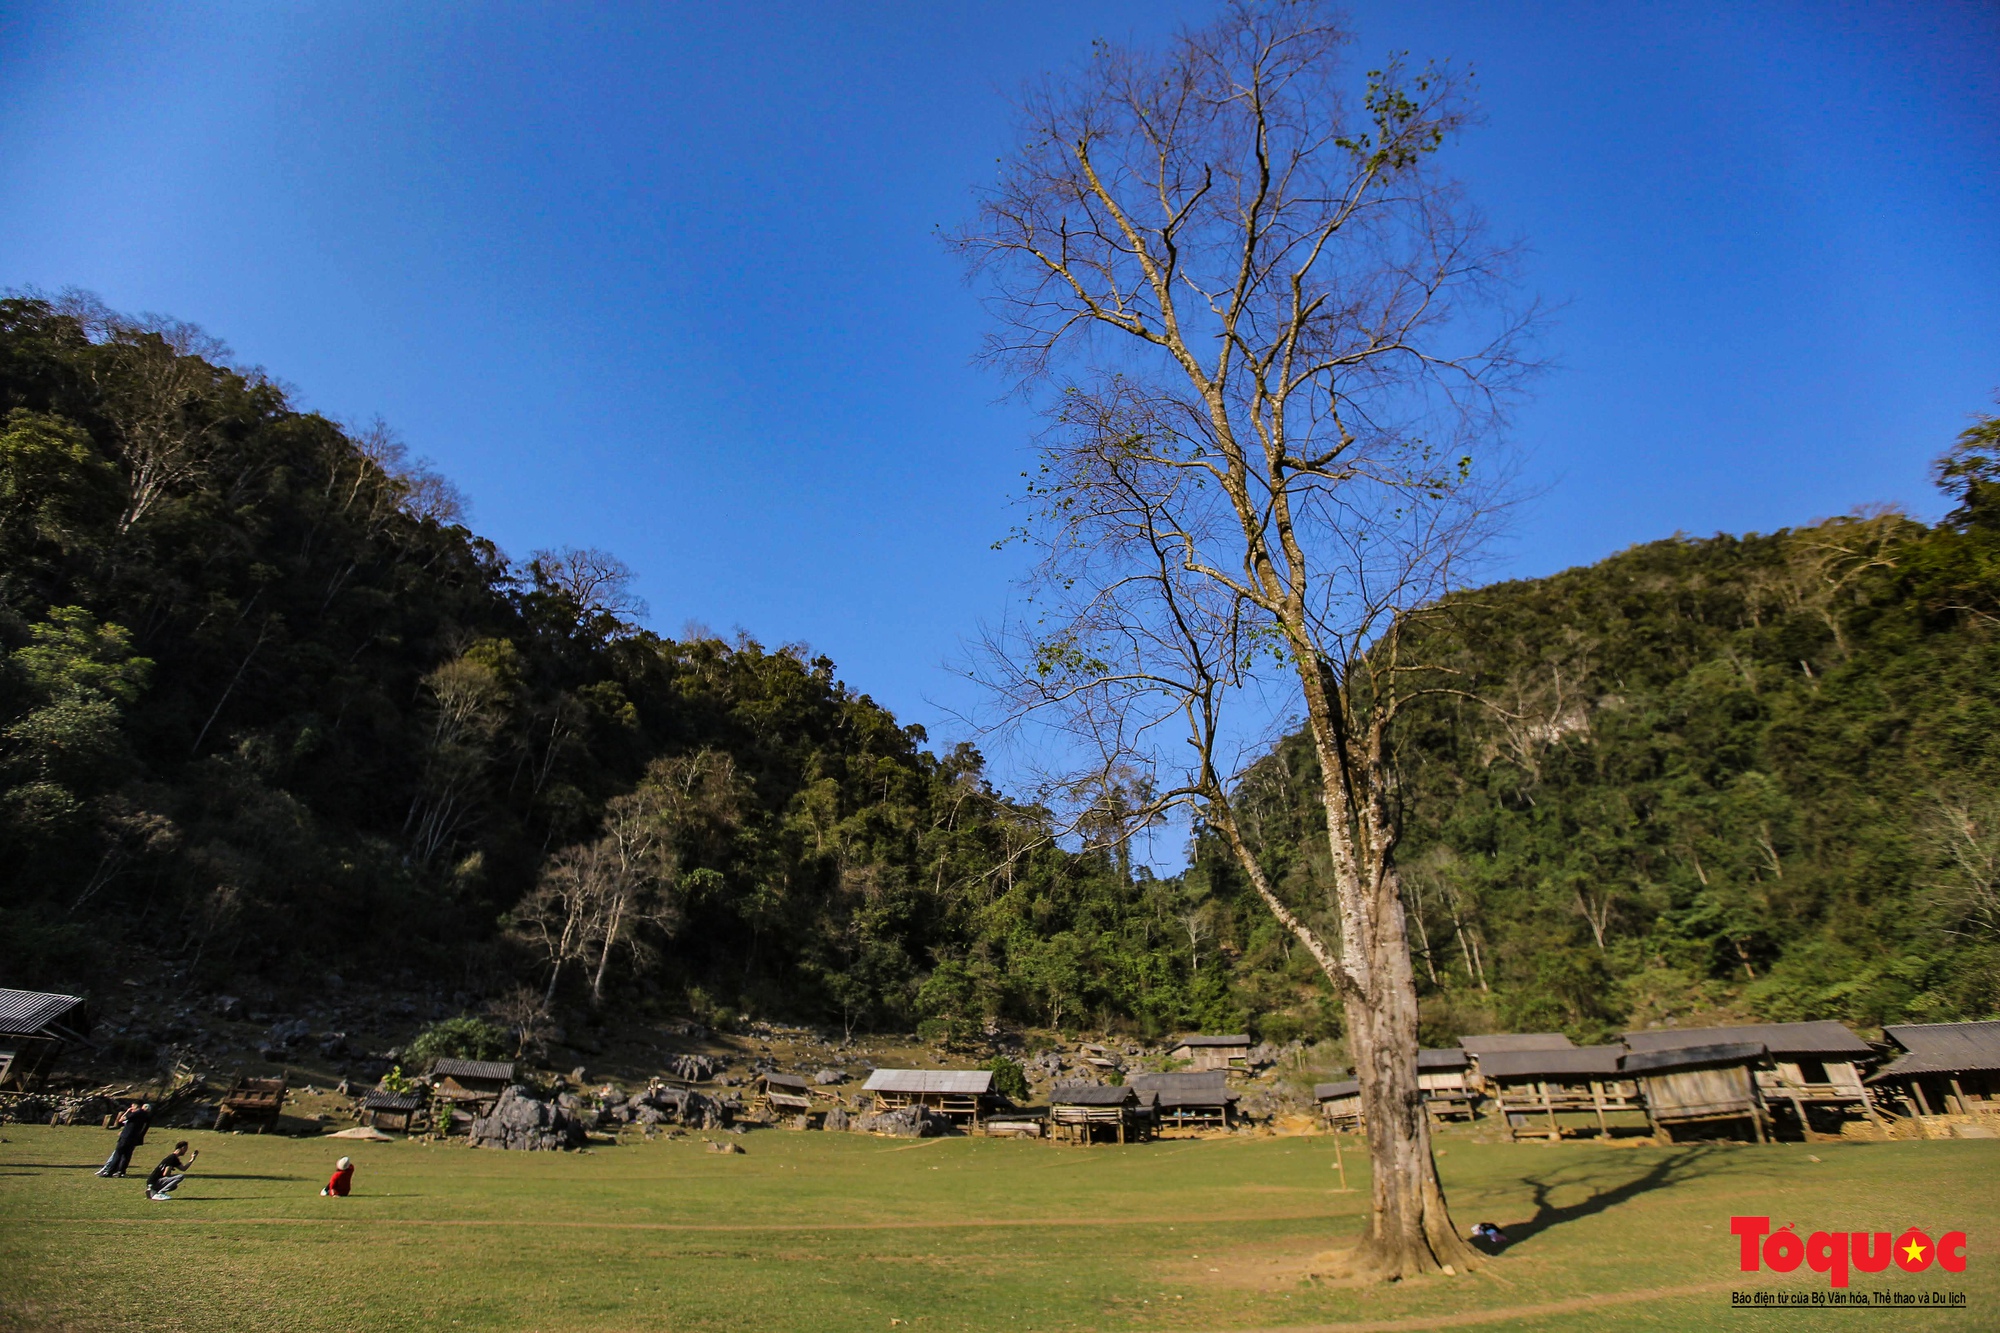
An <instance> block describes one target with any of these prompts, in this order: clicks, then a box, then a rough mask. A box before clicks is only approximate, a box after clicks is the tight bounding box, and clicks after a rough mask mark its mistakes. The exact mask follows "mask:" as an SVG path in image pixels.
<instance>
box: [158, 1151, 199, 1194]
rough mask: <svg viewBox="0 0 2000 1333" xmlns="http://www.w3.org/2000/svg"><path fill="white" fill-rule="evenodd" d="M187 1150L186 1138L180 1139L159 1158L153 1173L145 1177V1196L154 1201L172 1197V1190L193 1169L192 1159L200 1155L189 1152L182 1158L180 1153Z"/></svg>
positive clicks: (175, 1188)
mask: <svg viewBox="0 0 2000 1333" xmlns="http://www.w3.org/2000/svg"><path fill="white" fill-rule="evenodd" d="M187 1150H188V1146H187V1140H186V1139H182V1140H181V1141H180V1142H179V1143H176V1144H175V1145H174V1150H173V1151H172V1152H170V1153H168V1154H167V1155H166V1156H165V1157H163V1158H161V1159H160V1164H159V1165H158V1166H156V1167H154V1168H153V1174H152V1175H150V1176H147V1177H146V1197H147V1198H149V1199H151V1200H152V1201H153V1202H154V1203H166V1202H168V1201H169V1200H171V1199H172V1198H173V1197H174V1191H175V1190H177V1189H179V1188H180V1184H181V1182H182V1181H183V1180H186V1179H187V1175H188V1172H189V1171H191V1170H193V1169H194V1159H195V1158H197V1157H199V1156H201V1154H200V1153H199V1152H191V1153H188V1155H187V1157H186V1159H185V1160H183V1159H182V1157H181V1154H182V1153H184V1152H187Z"/></svg>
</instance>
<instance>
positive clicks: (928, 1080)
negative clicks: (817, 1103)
mask: <svg viewBox="0 0 2000 1333" xmlns="http://www.w3.org/2000/svg"><path fill="white" fill-rule="evenodd" d="M862 1091H864V1092H869V1093H873V1094H874V1096H875V1108H876V1109H877V1110H879V1111H896V1110H900V1109H902V1108H903V1107H905V1106H925V1107H929V1108H930V1109H931V1110H933V1111H936V1112H938V1113H939V1114H940V1115H947V1116H950V1117H951V1118H952V1119H954V1120H957V1121H961V1122H963V1123H965V1124H967V1125H971V1126H974V1127H977V1126H978V1124H979V1117H980V1116H981V1114H983V1113H984V1111H985V1110H986V1107H987V1104H988V1103H989V1102H991V1101H992V1100H993V1071H992V1070H990V1069H878V1070H876V1071H875V1072H874V1073H872V1074H870V1075H869V1076H868V1081H867V1082H866V1083H864V1084H862Z"/></svg>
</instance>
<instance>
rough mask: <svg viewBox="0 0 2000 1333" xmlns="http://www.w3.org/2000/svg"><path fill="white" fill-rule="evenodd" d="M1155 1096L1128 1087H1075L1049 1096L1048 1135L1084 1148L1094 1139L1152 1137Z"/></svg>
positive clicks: (1123, 1139)
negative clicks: (1100, 1137) (1081, 1145)
mask: <svg viewBox="0 0 2000 1333" xmlns="http://www.w3.org/2000/svg"><path fill="white" fill-rule="evenodd" d="M1158 1100H1159V1096H1158V1094H1157V1093H1153V1092H1140V1091H1139V1090H1138V1089H1137V1088H1132V1087H1104V1086H1101V1085H1098V1084H1076V1085H1073V1086H1070V1087H1065V1088H1056V1089H1055V1090H1053V1091H1052V1092H1050V1093H1049V1133H1050V1135H1051V1136H1052V1137H1054V1136H1060V1137H1062V1138H1066V1139H1068V1140H1069V1141H1070V1142H1072V1143H1083V1144H1088V1143H1090V1142H1092V1141H1093V1139H1094V1138H1095V1137H1096V1136H1098V1135H1103V1136H1104V1137H1106V1138H1114V1137H1115V1138H1116V1139H1117V1141H1118V1142H1120V1143H1127V1142H1132V1143H1137V1142H1143V1141H1144V1140H1146V1139H1148V1138H1151V1137H1152V1127H1153V1113H1154V1109H1155V1104H1156V1103H1157V1102H1158Z"/></svg>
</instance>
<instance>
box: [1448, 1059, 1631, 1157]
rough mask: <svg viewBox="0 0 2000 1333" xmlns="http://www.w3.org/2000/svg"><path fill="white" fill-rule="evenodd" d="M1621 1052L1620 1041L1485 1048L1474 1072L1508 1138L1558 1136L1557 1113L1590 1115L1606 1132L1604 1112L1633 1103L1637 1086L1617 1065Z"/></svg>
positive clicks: (1621, 1108) (1608, 1129) (1560, 1130)
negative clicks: (1509, 1049) (1602, 1044)
mask: <svg viewBox="0 0 2000 1333" xmlns="http://www.w3.org/2000/svg"><path fill="white" fill-rule="evenodd" d="M1624 1054H1625V1048H1624V1047H1623V1046H1561V1047H1552V1048H1543V1049H1540V1050H1534V1049H1530V1050H1518V1051H1494V1050H1489V1051H1487V1052H1486V1053H1485V1054H1484V1055H1482V1056H1481V1057H1480V1060H1479V1072H1480V1077H1481V1079H1482V1080H1483V1082H1484V1083H1485V1087H1486V1095H1487V1096H1488V1097H1490V1098H1492V1099H1493V1103H1494V1109H1495V1110H1497V1111H1498V1112H1499V1113H1500V1114H1501V1115H1502V1116H1503V1117H1505V1119H1506V1121H1507V1128H1508V1130H1509V1131H1510V1132H1511V1133H1512V1135H1513V1137H1514V1138H1516V1139H1524V1138H1547V1139H1549V1140H1551V1141H1553V1140H1556V1139H1560V1138H1561V1137H1562V1123H1561V1121H1560V1120H1559V1119H1558V1117H1559V1116H1561V1115H1563V1114H1566V1113H1567V1114H1576V1113H1581V1112H1588V1113H1590V1114H1591V1115H1593V1116H1595V1117H1596V1119H1597V1132H1598V1134H1599V1135H1602V1136H1607V1137H1608V1136H1609V1135H1610V1133H1611V1126H1610V1124H1609V1122H1608V1121H1607V1120H1606V1119H1605V1116H1606V1113H1607V1112H1611V1111H1626V1110H1631V1109H1633V1108H1635V1107H1636V1106H1637V1105H1638V1090H1637V1089H1636V1088H1634V1087H1633V1085H1632V1083H1631V1080H1629V1079H1628V1078H1626V1076H1625V1075H1624V1074H1623V1073H1622V1072H1621V1071H1620V1070H1619V1067H1618V1061H1619V1059H1620V1058H1621V1057H1622V1056H1623V1055H1624Z"/></svg>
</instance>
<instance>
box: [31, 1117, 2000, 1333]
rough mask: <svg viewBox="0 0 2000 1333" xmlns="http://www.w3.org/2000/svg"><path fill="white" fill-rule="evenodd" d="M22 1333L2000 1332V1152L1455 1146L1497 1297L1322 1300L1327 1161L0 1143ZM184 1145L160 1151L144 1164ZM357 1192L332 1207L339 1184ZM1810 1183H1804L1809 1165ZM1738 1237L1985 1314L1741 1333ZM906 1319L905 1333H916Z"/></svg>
mask: <svg viewBox="0 0 2000 1333" xmlns="http://www.w3.org/2000/svg"><path fill="white" fill-rule="evenodd" d="M4 1136H5V1139H6V1142H4V1143H0V1327H5V1328H19V1329H90V1330H99V1329H106V1330H109V1329H147V1330H179V1329H232V1330H242V1329H257V1330H263V1329H287V1330H320V1329H340V1330H346V1329H370V1330H393V1329H414V1328H425V1329H429V1328H442V1329H466V1330H472V1329H510V1330H511V1329H551V1330H554V1329H564V1330H567V1329H652V1330H679V1329H690V1330H692V1329H756V1330H767V1329H784V1328H791V1329H801V1330H804V1329H810V1330H813V1333H838V1331H840V1330H848V1329H876V1330H879V1329H886V1328H890V1327H897V1326H903V1327H908V1328H910V1329H912V1330H937V1331H940V1333H942V1331H943V1330H960V1329H979V1330H1009V1331H1010V1333H1015V1331H1018V1333H1026V1330H1051V1331H1052V1330H1063V1329H1132V1330H1144V1329H1214V1330H1225V1329H1226V1330H1243V1329H1280V1328H1283V1329H1301V1328H1328V1329H1332V1328H1341V1329H1359V1328H1370V1329H1378V1328H1379V1329H1395V1328H1411V1329H1422V1328H1460V1327H1479V1328H1506V1329H1528V1328H1590V1329H1604V1328H1648V1329H1693V1328H1710V1327H1714V1328H1723V1327H1730V1328H1741V1327H1743V1326H1745V1325H1758V1326H1772V1327H1783V1328H1788V1329H1802V1328H1807V1327H1813V1328H1818V1327H1826V1326H1828V1322H1829V1321H1833V1320H1853V1321H1863V1320H1866V1321H1870V1322H1871V1325H1874V1326H1880V1327H1891V1328H1980V1329H1991V1328H1995V1327H2000V1280H1996V1275H2000V1258H1996V1256H1995V1252H1994V1238H1995V1237H1996V1236H2000V1188H1996V1186H2000V1142H1979V1141H1950V1142H1934V1143H1886V1144H1822V1145H1812V1146H1810V1147H1808V1146H1806V1145H1799V1144H1787V1145H1774V1146H1770V1147H1748V1146H1689V1147H1681V1148H1652V1147H1643V1148H1613V1147H1606V1146H1599V1145H1594V1144H1574V1145H1567V1144H1566V1145H1561V1146H1545V1145H1536V1144H1520V1145H1499V1144H1490V1145H1489V1144H1478V1143H1473V1142H1471V1141H1469V1140H1463V1139H1453V1140H1451V1141H1449V1142H1448V1143H1447V1145H1446V1155H1445V1156H1444V1158H1443V1160H1442V1165H1443V1168H1444V1171H1445V1173H1446V1178H1447V1185H1448V1187H1449V1188H1450V1190H1451V1191H1452V1198H1453V1206H1454V1212H1455V1214H1456V1216H1457V1217H1458V1218H1459V1219H1460V1221H1461V1222H1462V1223H1464V1224H1465V1225H1468V1226H1469V1225H1470V1224H1471V1223H1473V1222H1475V1221H1494V1222H1497V1223H1499V1224H1500V1225H1501V1226H1502V1227H1503V1228H1505V1229H1506V1230H1507V1231H1508V1232H1510V1233H1511V1234H1512V1236H1513V1238H1514V1242H1515V1243H1514V1244H1513V1246H1512V1247H1511V1248H1510V1250H1509V1251H1508V1252H1507V1254H1506V1255H1505V1256H1504V1257H1502V1258H1501V1259H1499V1260H1497V1261H1495V1262H1493V1263H1491V1264H1489V1265H1487V1267H1486V1268H1485V1269H1484V1270H1482V1271H1480V1272H1478V1273H1475V1274H1472V1275H1468V1276H1460V1277H1456V1278H1444V1277H1439V1278H1433V1279H1426V1280H1422V1281H1417V1282H1410V1283H1403V1284H1398V1285H1393V1286H1371V1287H1365V1288H1355V1287H1343V1286H1338V1285H1330V1284H1326V1283H1323V1282H1314V1281H1311V1280H1308V1279H1307V1278H1305V1277H1304V1276H1303V1275H1304V1273H1305V1272H1306V1270H1307V1269H1308V1267H1309V1266H1310V1264H1311V1260H1312V1257H1313V1256H1314V1255H1315V1254H1316V1253H1321V1252H1324V1251H1326V1250H1328V1249H1330V1248H1335V1247H1338V1246H1340V1245H1342V1244H1344V1243H1345V1242H1347V1241H1348V1240H1349V1239H1350V1238H1351V1237H1352V1236H1353V1235H1354V1234H1355V1231H1356V1228H1357V1223H1358V1218H1359V1214H1360V1210H1361V1207H1362V1201H1363V1200H1364V1199H1365V1197H1366V1196H1365V1194H1364V1193H1362V1192H1361V1190H1360V1188H1359V1187H1361V1186H1363V1185H1365V1182H1366V1177H1365V1166H1364V1164H1363V1159H1362V1158H1361V1156H1360V1154H1359V1152H1358V1150H1357V1145H1356V1144H1354V1143H1353V1142H1352V1141H1349V1143H1348V1145H1347V1152H1346V1159H1347V1169H1348V1175H1349V1179H1350V1183H1351V1184H1353V1185H1354V1186H1356V1187H1357V1188H1356V1190H1355V1191H1353V1192H1350V1193H1339V1192H1337V1191H1336V1190H1335V1189H1334V1186H1335V1185H1336V1184H1337V1183H1338V1182H1337V1177H1336V1176H1335V1174H1334V1172H1333V1170H1332V1166H1333V1146H1332V1145H1333V1141H1332V1140H1331V1139H1328V1138H1323V1137H1320V1138H1248V1137H1246V1138H1240V1139H1229V1140H1204V1141H1164V1142H1159V1143H1154V1144H1150V1145H1142V1146H1134V1147H1130V1148H1124V1149H1119V1148H1113V1147H1098V1148H1089V1149H1079V1148H1069V1147H1061V1148H1058V1147H1052V1146H1050V1145H1047V1144H1042V1143H1033V1142H1012V1141H1003V1140H987V1139H944V1140H923V1141H918V1142H905V1141H895V1140H885V1139H874V1138H868V1137H863V1136H857V1135H836V1134H821V1133H805V1134H800V1133H790V1132H785V1131H766V1132H761V1133H757V1134H752V1135H748V1136H745V1137H744V1138H743V1139H742V1140H740V1141H741V1142H743V1143H744V1144H745V1147H746V1149H747V1152H746V1154H745V1155H742V1156H737V1155H722V1154H716V1153H711V1152H707V1151H705V1150H704V1148H703V1145H702V1143H701V1141H700V1139H699V1138H695V1139H692V1140H680V1141H673V1142H667V1141H659V1142H653V1143H634V1144H630V1145H627V1146H619V1147H609V1146H607V1147H600V1148H597V1149H595V1150H593V1151H591V1152H588V1153H583V1154H567V1155H554V1154H540V1153H534V1154H529V1153H500V1152H492V1151H476V1150H472V1149H467V1148H462V1147H457V1146H426V1145H423V1144H417V1143H389V1144H376V1143H354V1142H344V1141H339V1140H328V1139H320V1140H295V1139H284V1138H276V1137H257V1136H238V1135H217V1134H209V1133H199V1134H194V1135H192V1136H190V1137H192V1138H193V1140H194V1141H195V1143H196V1146H198V1147H199V1148H201V1149H202V1156H201V1161H200V1163H199V1168H198V1170H197V1173H196V1174H195V1175H194V1176H193V1177H191V1178H190V1179H189V1181H188V1183H187V1185H186V1186H185V1187H184V1188H183V1189H182V1191H181V1196H180V1198H179V1199H177V1200H176V1201H174V1202H172V1203H150V1202H148V1201H147V1200H146V1199H145V1198H144V1196H143V1192H142V1189H141V1184H140V1179H139V1177H138V1176H136V1175H135V1176H134V1177H132V1178H130V1179H127V1180H123V1181H105V1180H99V1179H97V1178H96V1177H95V1176H94V1175H93V1174H92V1172H93V1170H94V1169H95V1167H96V1165H97V1163H98V1162H100V1161H101V1160H102V1159H103V1157H104V1155H105V1153H106V1152H108V1151H109V1149H110V1138H111V1136H110V1135H109V1134H108V1133H106V1132H104V1131H100V1130H92V1129H69V1128H53V1127H40V1126H18V1125H16V1126H8V1127H6V1128H5V1130H4ZM174 1137H177V1136H176V1135H173V1134H171V1133H167V1132H164V1131H156V1133H155V1134H154V1136H153V1142H151V1143H149V1144H148V1146H147V1148H146V1149H145V1150H144V1152H143V1153H142V1154H141V1157H140V1160H139V1162H138V1163H135V1165H136V1166H144V1167H150V1165H151V1164H152V1162H153V1161H154V1160H156V1159H157V1158H158V1157H159V1156H160V1155H161V1154H162V1153H163V1152H164V1151H165V1149H166V1147H167V1145H168V1144H170V1143H171V1141H172V1139H173V1138H174ZM343 1150H345V1151H348V1152H349V1153H350V1155H352V1156H353V1157H354V1159H355V1161H356V1162H357V1164H358V1167H359V1170H358V1173H357V1179H356V1193H355V1194H354V1196H353V1197H351V1198H348V1199H344V1200H330V1199H322V1198H320V1197H319V1196H318V1188H319V1185H320V1184H321V1183H322V1182H323V1180H324V1178H325V1176H326V1173H327V1170H328V1169H329V1168H330V1166H331V1163H332V1161H333V1159H334V1158H335V1157H336V1156H337V1155H339V1153H340V1152H341V1151H343ZM1814 1156H1817V1157H1818V1158H1820V1159H1821V1160H1819V1161H1817V1162H1815V1161H1813V1160H1810V1159H1811V1157H1814ZM1732 1213H1768V1214H1770V1215H1771V1217H1772V1218H1773V1223H1774V1225H1777V1226H1782V1225H1783V1224H1784V1223H1786V1222H1794V1221H1795V1222H1797V1223H1798V1224H1799V1229H1800V1230H1801V1231H1802V1232H1804V1231H1812V1230H1816V1229H1822V1228H1825V1229H1832V1228H1835V1227H1838V1228H1842V1229H1867V1230H1880V1229H1889V1230H1893V1231H1896V1232H1901V1231H1902V1230H1903V1229H1904V1228H1905V1227H1908V1226H1911V1225H1916V1226H1919V1227H1922V1228H1924V1229H1925V1230H1927V1231H1931V1232H1933V1233H1938V1232H1942V1231H1944V1230H1946V1229H1954V1228H1955V1229H1962V1230H1964V1231H1966V1232H1967V1233H1969V1235H1970V1236H1971V1246H1970V1248H1969V1251H1968V1253H1969V1256H1970V1260H1969V1263H1968V1265H1967V1268H1966V1271H1965V1272H1964V1273H1963V1274H1959V1275H1948V1274H1944V1273H1942V1272H1940V1271H1938V1270H1936V1269H1932V1270H1931V1271H1930V1272H1927V1273H1924V1274H1921V1275H1915V1276H1913V1275H1909V1274H1904V1273H1901V1272H1898V1271H1897V1270H1895V1269H1894V1268H1892V1269H1891V1270H1890V1271H1889V1273H1887V1274H1883V1275H1881V1276H1880V1277H1879V1278H1878V1279H1872V1280H1871V1279H1869V1278H1867V1277H1863V1276H1860V1275H1857V1277H1856V1280H1855V1283H1854V1289H1857V1290H1859V1289H1866V1288H1870V1287H1876V1288H1884V1289H1893V1290H1898V1291H1904V1292H1918V1291H1926V1292H1927V1291H1931V1290H1934V1289H1935V1290H1962V1291H1964V1292H1966V1293H1967V1297H1968V1302H1969V1303H1968V1306H1967V1308H1966V1309H1965V1310H1963V1311H1956V1312H1954V1311H1937V1310H1924V1309H1917V1310H1904V1311H1886V1312H1871V1311H1849V1312H1840V1313H1834V1312H1824V1313H1813V1312H1810V1311H1791V1310H1768V1311H1749V1310H1733V1309H1732V1308H1731V1307H1730V1295H1729V1293H1730V1290H1731V1289H1732V1288H1734V1287H1745V1288H1748V1287H1762V1288H1766V1289H1774V1288H1778V1287H1789V1288H1802V1289H1811V1288H1818V1289H1821V1290H1824V1289H1825V1287H1826V1281H1825V1279H1824V1278H1823V1277H1820V1276H1818V1275H1816V1274H1811V1273H1808V1272H1806V1271H1805V1270H1804V1269H1801V1270H1800V1271H1799V1272H1797V1273H1793V1274H1791V1275H1790V1276H1789V1277H1787V1278H1780V1277H1778V1276H1776V1275H1773V1274H1770V1273H1764V1274H1761V1275H1756V1276H1755V1277H1752V1276H1750V1275H1739V1274H1738V1273H1737V1271H1736V1241H1735V1238H1734V1237H1732V1236H1731V1235H1730V1233H1729V1229H1728V1227H1729V1217H1730V1215H1731V1214H1732ZM895 1321H901V1324H900V1325H898V1324H897V1323H896V1322H895Z"/></svg>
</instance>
